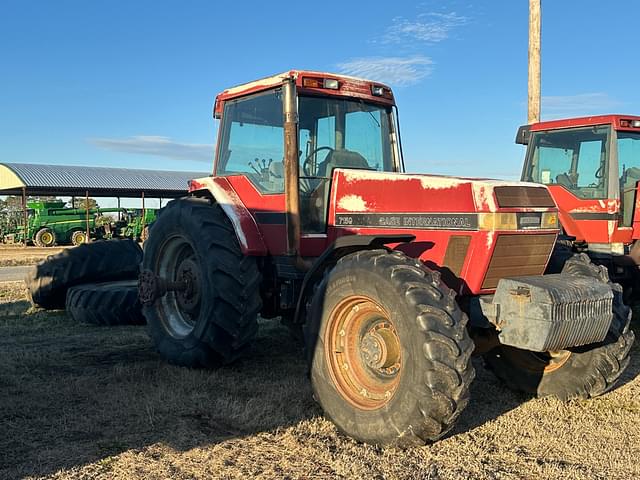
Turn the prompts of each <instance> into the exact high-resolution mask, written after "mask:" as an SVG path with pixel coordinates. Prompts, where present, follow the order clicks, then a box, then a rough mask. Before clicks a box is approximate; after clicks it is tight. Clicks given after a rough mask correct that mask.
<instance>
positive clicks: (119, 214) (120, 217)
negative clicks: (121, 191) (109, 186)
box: [117, 197, 122, 221]
mask: <svg viewBox="0 0 640 480" xmlns="http://www.w3.org/2000/svg"><path fill="white" fill-rule="evenodd" d="M117 199H118V221H120V220H122V212H121V211H120V197H117Z"/></svg>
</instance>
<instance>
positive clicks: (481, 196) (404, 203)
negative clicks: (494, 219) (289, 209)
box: [331, 169, 556, 214]
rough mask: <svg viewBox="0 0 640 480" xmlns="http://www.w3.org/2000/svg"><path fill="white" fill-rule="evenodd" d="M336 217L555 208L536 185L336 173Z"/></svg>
mask: <svg viewBox="0 0 640 480" xmlns="http://www.w3.org/2000/svg"><path fill="white" fill-rule="evenodd" d="M332 191H333V195H334V197H333V200H334V201H333V202H331V204H332V205H335V213H336V214H337V213H344V212H362V213H366V212H425V213H426V212H433V213H449V212H457V213H475V212H477V213H480V212H500V211H514V210H517V211H547V210H550V209H555V208H556V206H555V203H554V201H553V198H552V197H551V195H550V194H549V191H548V189H547V187H545V186H544V185H540V184H537V183H525V182H510V181H503V180H491V179H471V178H460V177H446V176H440V175H421V174H406V173H388V172H373V171H367V170H352V169H335V170H334V176H333V188H332Z"/></svg>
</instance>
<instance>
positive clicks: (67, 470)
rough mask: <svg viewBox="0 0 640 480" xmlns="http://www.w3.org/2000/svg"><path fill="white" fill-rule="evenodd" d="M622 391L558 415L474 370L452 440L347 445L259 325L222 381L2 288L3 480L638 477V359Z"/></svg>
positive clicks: (290, 349)
mask: <svg viewBox="0 0 640 480" xmlns="http://www.w3.org/2000/svg"><path fill="white" fill-rule="evenodd" d="M632 355H633V360H632V363H631V365H630V367H629V368H628V370H627V372H626V374H625V375H624V378H623V381H622V385H621V386H620V387H619V388H617V389H616V390H615V391H612V392H610V393H608V394H607V395H605V396H603V397H600V398H598V399H594V400H590V401H572V402H570V403H567V404H565V403H560V402H558V401H555V400H546V399H542V400H537V399H531V398H529V397H527V396H524V395H520V394H515V393H512V392H511V391H509V390H507V389H506V388H504V387H503V386H502V385H500V384H499V383H498V382H497V380H496V379H495V378H494V377H493V375H492V374H491V373H490V372H487V371H486V370H484V368H483V367H482V363H481V361H479V360H476V361H475V366H476V369H477V373H478V375H477V379H476V380H475V382H474V384H473V386H472V392H471V394H472V401H471V403H470V405H469V407H468V408H467V409H466V410H465V411H464V413H463V415H462V417H461V418H460V421H459V423H458V425H457V427H456V428H455V430H454V431H453V432H452V433H451V434H450V435H449V436H448V437H447V438H445V439H443V440H441V441H440V442H437V443H435V444H433V445H429V446H426V447H423V448H417V449H413V450H409V451H397V450H393V449H378V448H373V447H369V446H365V445H361V444H358V443H356V442H354V441H352V440H350V439H348V438H345V437H343V436H342V435H340V434H338V433H337V432H336V430H335V428H334V427H333V425H332V424H331V423H330V422H328V421H326V420H325V419H323V417H322V414H321V412H320V410H319V409H318V407H317V406H316V405H315V404H314V402H313V399H312V396H311V391H310V387H309V383H308V381H307V377H306V369H305V366H304V364H303V362H302V360H301V359H302V354H301V347H300V346H299V345H297V344H296V343H295V342H294V341H292V340H290V339H289V336H288V334H287V332H286V330H285V329H284V328H282V327H280V326H278V325H277V324H276V323H274V322H263V323H262V324H261V331H260V334H259V337H258V339H257V341H256V342H255V345H254V347H253V349H252V351H251V354H250V356H249V358H247V359H246V360H243V361H241V362H239V363H237V364H236V365H234V366H232V367H229V368H225V369H222V370H218V371H206V370H204V371H203V370H199V371H197V370H189V369H185V368H178V367H172V366H170V365H167V364H166V363H164V362H163V361H162V360H161V359H160V358H159V357H158V355H157V354H156V353H155V352H154V350H153V348H152V347H151V345H150V342H149V339H148V338H147V335H146V333H145V330H144V327H115V328H99V327H94V326H89V325H79V324H75V323H73V322H72V321H71V320H70V319H68V318H67V316H66V315H65V314H64V313H63V312H41V311H35V310H32V309H31V307H30V305H29V303H28V302H27V301H26V296H25V290H24V287H23V285H22V284H21V283H3V284H0V478H1V479H5V478H24V477H27V478H32V477H33V478H41V477H43V478H54V479H88V478H91V479H94V478H95V479H133V478H144V479H165V478H167V479H179V480H181V479H207V478H222V479H227V478H229V479H231V478H238V479H240V478H243V479H244V478H253V477H258V478H278V479H279V478H358V479H359V478H379V479H387V478H389V479H392V478H425V479H426V478H428V479H441V478H442V479H449V478H486V479H508V478H514V479H515V478H585V479H586V478H603V479H604V478H606V479H611V478H619V479H629V478H639V477H640V463H639V462H638V458H640V378H638V374H639V373H640V349H639V348H638V347H637V346H636V347H634V351H633V352H632Z"/></svg>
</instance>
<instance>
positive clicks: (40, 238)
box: [33, 227, 56, 247]
mask: <svg viewBox="0 0 640 480" xmlns="http://www.w3.org/2000/svg"><path fill="white" fill-rule="evenodd" d="M33 243H35V244H36V245H37V246H38V247H53V246H54V245H55V244H56V232H54V231H53V230H51V229H50V228H48V227H44V228H41V229H40V230H38V232H37V233H36V236H35V239H34V241H33Z"/></svg>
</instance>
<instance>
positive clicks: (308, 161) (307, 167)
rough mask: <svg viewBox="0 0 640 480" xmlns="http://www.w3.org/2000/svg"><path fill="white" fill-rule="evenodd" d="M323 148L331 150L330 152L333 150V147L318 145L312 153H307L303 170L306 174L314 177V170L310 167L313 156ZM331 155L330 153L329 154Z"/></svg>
mask: <svg viewBox="0 0 640 480" xmlns="http://www.w3.org/2000/svg"><path fill="white" fill-rule="evenodd" d="M322 150H329V152H333V148H331V147H318V148H316V149H315V150H313V151H312V152H311V153H309V155H307V158H305V159H304V162H303V163H302V171H303V172H304V175H305V176H306V177H312V176H313V175H312V172H311V171H310V167H311V157H313V156H314V155H315V154H316V153H318V152H320V151H322ZM327 155H329V154H327ZM313 173H315V172H313Z"/></svg>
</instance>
